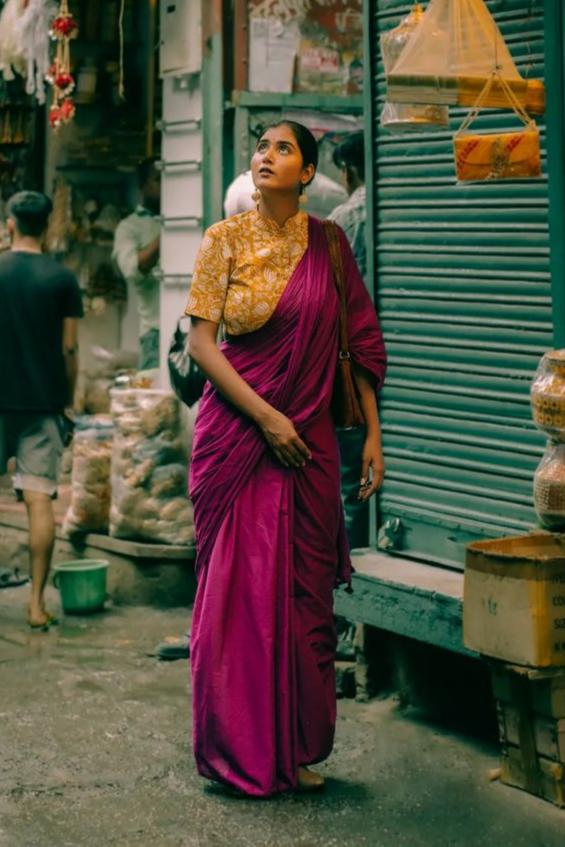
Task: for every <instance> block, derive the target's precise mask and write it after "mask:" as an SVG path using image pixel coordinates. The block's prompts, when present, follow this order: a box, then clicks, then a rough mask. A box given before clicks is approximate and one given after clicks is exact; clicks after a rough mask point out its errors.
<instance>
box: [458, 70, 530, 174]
mask: <svg viewBox="0 0 565 847" xmlns="http://www.w3.org/2000/svg"><path fill="white" fill-rule="evenodd" d="M493 86H498V87H500V88H501V90H502V91H503V92H504V95H505V97H506V105H509V106H510V107H511V108H512V109H513V111H514V112H515V113H516V115H517V116H518V117H519V118H520V120H521V121H522V123H523V124H524V128H523V129H520V130H516V131H515V132H490V133H472V132H469V129H470V128H471V126H472V124H473V123H474V121H475V119H476V118H477V117H478V115H479V113H480V111H481V109H482V108H483V107H484V105H485V103H486V102H488V100H489V96H490V92H491V89H492V87H493ZM453 145H454V150H455V169H456V171H457V179H458V180H459V181H460V182H471V181H482V180H497V179H528V178H535V177H539V176H541V153H540V135H539V130H538V128H537V126H536V123H535V121H532V120H531V119H530V117H529V115H528V114H527V112H526V111H525V109H524V108H523V106H522V105H521V103H520V101H519V100H518V98H517V97H516V95H515V94H514V92H513V90H512V88H511V87H510V86H509V85H508V84H507V83H506V81H505V80H504V78H503V77H501V76H500V73H499V72H498V71H495V72H493V73H492V74H491V76H490V78H489V79H488V80H487V83H486V85H485V86H484V88H483V91H482V92H481V94H480V96H479V98H478V100H477V102H476V104H475V108H474V109H473V110H472V111H471V112H469V114H468V115H467V117H466V118H465V120H464V121H463V123H462V124H461V127H460V128H459V130H458V132H457V133H456V135H455V137H454V139H453Z"/></svg>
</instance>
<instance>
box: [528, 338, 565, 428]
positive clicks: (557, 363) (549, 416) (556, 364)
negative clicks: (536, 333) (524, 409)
mask: <svg viewBox="0 0 565 847" xmlns="http://www.w3.org/2000/svg"><path fill="white" fill-rule="evenodd" d="M531 400H532V414H533V418H534V423H535V425H536V426H537V427H538V429H541V430H542V431H543V432H545V433H546V434H547V435H548V436H549V437H550V438H551V439H552V440H553V441H558V442H565V350H552V351H551V352H549V353H546V354H545V356H544V357H543V359H542V360H541V363H540V366H539V368H538V371H537V374H536V376H535V379H534V382H533V385H532V392H531Z"/></svg>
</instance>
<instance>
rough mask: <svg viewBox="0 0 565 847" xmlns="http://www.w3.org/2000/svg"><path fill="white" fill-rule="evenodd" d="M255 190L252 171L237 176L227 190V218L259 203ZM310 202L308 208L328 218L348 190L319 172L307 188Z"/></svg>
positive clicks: (309, 211) (225, 210)
mask: <svg viewBox="0 0 565 847" xmlns="http://www.w3.org/2000/svg"><path fill="white" fill-rule="evenodd" d="M254 191H255V186H254V185H253V178H252V176H251V171H245V173H242V174H240V175H239V176H237V177H236V178H235V179H234V181H233V182H232V183H231V185H230V186H229V187H228V190H227V191H226V196H225V198H224V213H225V216H226V218H231V216H232V215H238V214H239V213H240V212H249V211H251V209H254V208H255V206H256V205H257V204H256V203H255V201H254V200H253V198H252V196H251V195H252V194H253V192H254ZM306 193H307V196H308V204H307V206H306V209H307V211H308V213H309V214H310V215H314V217H316V218H322V219H323V218H327V217H329V215H330V212H332V211H333V210H334V209H335V207H336V206H339V204H340V203H344V202H345V201H346V200H347V192H346V191H345V189H344V188H342V187H341V185H339V184H338V183H337V182H334V180H333V179H330V178H329V177H328V176H325V175H324V174H322V173H319V172H318V173H317V174H316V176H315V177H314V180H313V181H312V182H311V183H310V185H309V186H308V190H307V192H306Z"/></svg>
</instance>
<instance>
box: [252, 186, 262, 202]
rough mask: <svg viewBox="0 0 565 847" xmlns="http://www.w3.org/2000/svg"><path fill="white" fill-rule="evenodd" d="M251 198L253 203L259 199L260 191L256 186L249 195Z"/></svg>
mask: <svg viewBox="0 0 565 847" xmlns="http://www.w3.org/2000/svg"><path fill="white" fill-rule="evenodd" d="M251 199H252V200H253V202H254V203H258V202H259V200H260V199H261V192H260V191H259V189H258V188H256V189H255V191H254V192H253V194H252V195H251Z"/></svg>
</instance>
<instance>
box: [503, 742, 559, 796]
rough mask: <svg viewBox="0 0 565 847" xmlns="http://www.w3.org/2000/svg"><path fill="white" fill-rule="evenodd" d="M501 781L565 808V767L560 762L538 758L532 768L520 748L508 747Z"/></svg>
mask: <svg viewBox="0 0 565 847" xmlns="http://www.w3.org/2000/svg"><path fill="white" fill-rule="evenodd" d="M500 779H501V781H502V782H503V783H504V784H505V785H511V786H513V787H514V788H521V789H522V790H523V791H528V792H529V793H530V794H535V795H536V796H537V797H542V798H543V799H544V800H548V801H549V802H550V803H554V804H555V805H556V806H559V807H561V808H565V765H563V764H562V763H560V762H550V761H549V760H548V759H544V758H542V757H537V760H536V764H535V766H532V765H531V764H529V763H528V762H527V761H526V760H525V758H524V755H523V751H522V750H521V749H520V748H519V747H512V746H510V745H508V746H506V747H504V748H503V750H502V762H501V776H500Z"/></svg>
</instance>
